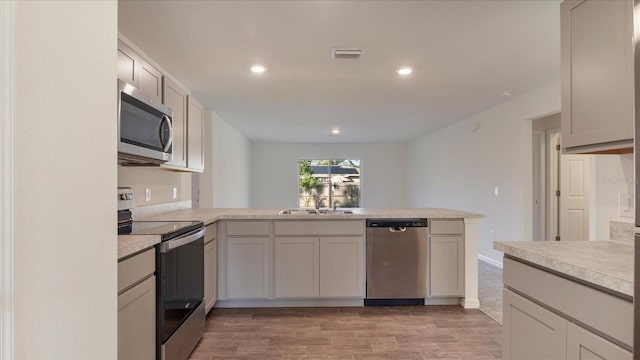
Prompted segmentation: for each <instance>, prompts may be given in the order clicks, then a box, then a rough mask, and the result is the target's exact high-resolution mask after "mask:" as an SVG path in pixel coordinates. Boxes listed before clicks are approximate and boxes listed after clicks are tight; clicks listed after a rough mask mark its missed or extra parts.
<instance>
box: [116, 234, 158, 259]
mask: <svg viewBox="0 0 640 360" xmlns="http://www.w3.org/2000/svg"><path fill="white" fill-rule="evenodd" d="M159 243H160V235H118V261H120V260H122V259H124V258H126V257H128V256H131V255H133V254H135V253H138V252H141V251H143V250H146V249H149V248H151V247H153V246H155V245H156V244H159Z"/></svg>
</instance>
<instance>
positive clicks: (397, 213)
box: [118, 208, 484, 259]
mask: <svg viewBox="0 0 640 360" xmlns="http://www.w3.org/2000/svg"><path fill="white" fill-rule="evenodd" d="M280 210H281V209H247V208H234V209H212V208H209V209H206V208H204V209H183V210H177V211H170V212H165V213H161V214H156V215H152V216H146V217H141V218H136V219H135V220H138V221H139V220H152V221H194V220H200V221H202V222H204V224H205V225H208V224H211V223H213V222H215V221H218V220H350V219H354V220H355V219H357V220H364V219H373V218H428V219H472V218H473V219H477V218H482V217H484V215H482V214H478V213H473V212H467V211H460V210H452V209H439V208H423V209H418V208H413V209H400V208H393V209H365V208H356V209H349V210H352V211H353V214H318V215H308V214H292V215H279V214H278V212H279V211H280ZM159 242H160V236H153V235H119V236H118V259H122V258H124V257H126V256H129V255H131V254H134V253H136V252H139V251H142V250H144V249H147V248H150V247H152V246H154V245H155V244H157V243H159Z"/></svg>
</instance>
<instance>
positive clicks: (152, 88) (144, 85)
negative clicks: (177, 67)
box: [138, 60, 162, 103]
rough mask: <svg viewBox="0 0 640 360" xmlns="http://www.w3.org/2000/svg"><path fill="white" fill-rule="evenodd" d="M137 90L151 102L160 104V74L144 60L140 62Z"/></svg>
mask: <svg viewBox="0 0 640 360" xmlns="http://www.w3.org/2000/svg"><path fill="white" fill-rule="evenodd" d="M138 88H139V89H140V90H141V91H142V92H143V93H145V94H146V95H147V96H148V97H149V98H151V100H155V101H156V102H158V103H162V73H161V72H160V71H159V70H158V69H156V68H155V67H153V65H151V64H149V63H148V62H146V61H144V60H141V61H140V71H139V76H138Z"/></svg>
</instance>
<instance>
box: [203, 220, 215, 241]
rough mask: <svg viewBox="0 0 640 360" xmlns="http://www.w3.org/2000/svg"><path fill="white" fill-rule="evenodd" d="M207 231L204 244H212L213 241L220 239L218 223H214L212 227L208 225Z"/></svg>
mask: <svg viewBox="0 0 640 360" xmlns="http://www.w3.org/2000/svg"><path fill="white" fill-rule="evenodd" d="M206 229H207V231H206V232H205V233H204V243H205V244H207V243H209V242H211V240H213V239H215V238H217V237H218V223H213V224H211V225H207V227H206Z"/></svg>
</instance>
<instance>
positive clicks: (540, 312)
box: [502, 289, 567, 360]
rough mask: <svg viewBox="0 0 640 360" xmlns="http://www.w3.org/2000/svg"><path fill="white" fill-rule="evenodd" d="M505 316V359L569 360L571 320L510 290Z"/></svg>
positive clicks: (505, 300)
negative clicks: (568, 344)
mask: <svg viewBox="0 0 640 360" xmlns="http://www.w3.org/2000/svg"><path fill="white" fill-rule="evenodd" d="M503 315H504V324H503V327H504V339H503V345H502V357H503V358H504V359H518V360H539V359H547V360H554V359H557V360H560V359H565V357H566V349H567V320H565V319H563V318H561V317H560V316H558V315H556V314H554V313H552V312H550V311H548V310H546V309H544V308H542V307H541V306H539V305H537V304H535V303H533V302H531V301H529V300H527V299H525V298H523V297H522V296H519V295H516V294H515V293H513V292H511V291H509V290H507V289H504V298H503Z"/></svg>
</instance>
